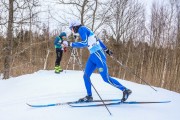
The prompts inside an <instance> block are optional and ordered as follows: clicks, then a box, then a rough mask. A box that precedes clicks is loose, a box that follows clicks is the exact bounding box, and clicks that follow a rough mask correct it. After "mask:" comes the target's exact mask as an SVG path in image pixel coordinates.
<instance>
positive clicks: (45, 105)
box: [26, 99, 121, 107]
mask: <svg viewBox="0 0 180 120" xmlns="http://www.w3.org/2000/svg"><path fill="white" fill-rule="evenodd" d="M113 101H116V102H117V101H121V99H107V100H104V102H113ZM95 102H101V100H93V101H92V102H88V103H95ZM77 103H79V104H81V103H87V102H79V101H71V102H64V103H63V102H62V103H51V104H37V105H33V104H29V103H26V104H27V105H28V106H30V107H51V106H61V105H68V104H77Z"/></svg>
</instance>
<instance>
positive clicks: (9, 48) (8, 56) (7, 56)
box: [3, 0, 14, 79]
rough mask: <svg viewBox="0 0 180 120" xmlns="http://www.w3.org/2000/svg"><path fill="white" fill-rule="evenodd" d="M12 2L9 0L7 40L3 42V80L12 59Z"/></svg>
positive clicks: (5, 77)
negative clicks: (4, 47)
mask: <svg viewBox="0 0 180 120" xmlns="http://www.w3.org/2000/svg"><path fill="white" fill-rule="evenodd" d="M13 2H14V0H9V18H8V28H7V38H6V42H5V46H6V49H5V52H4V55H5V60H4V75H3V79H8V78H9V76H10V68H11V66H10V64H11V61H12V60H11V59H12V47H13V45H12V42H13V12H14V11H13Z"/></svg>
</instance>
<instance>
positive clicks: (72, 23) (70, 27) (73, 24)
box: [69, 20, 81, 30]
mask: <svg viewBox="0 0 180 120" xmlns="http://www.w3.org/2000/svg"><path fill="white" fill-rule="evenodd" d="M79 25H81V23H80V22H79V21H78V20H71V21H70V22H69V29H70V30H71V29H72V27H74V26H79Z"/></svg>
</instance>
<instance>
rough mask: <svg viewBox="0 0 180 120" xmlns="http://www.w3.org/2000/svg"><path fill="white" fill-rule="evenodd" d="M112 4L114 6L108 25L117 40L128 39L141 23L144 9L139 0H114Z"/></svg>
mask: <svg viewBox="0 0 180 120" xmlns="http://www.w3.org/2000/svg"><path fill="white" fill-rule="evenodd" d="M110 4H112V6H114V7H112V9H111V17H110V21H109V22H108V25H109V27H110V28H111V30H112V32H113V34H114V36H115V38H116V41H117V42H120V40H121V41H125V40H128V39H129V38H130V37H132V35H133V31H134V28H136V27H137V26H139V25H140V24H141V18H142V17H143V11H144V9H143V7H142V5H141V4H140V3H139V2H138V1H137V0H112V1H111V2H110Z"/></svg>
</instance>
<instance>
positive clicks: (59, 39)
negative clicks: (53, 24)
mask: <svg viewBox="0 0 180 120" xmlns="http://www.w3.org/2000/svg"><path fill="white" fill-rule="evenodd" d="M64 40H66V33H65V32H61V33H60V35H59V36H56V38H55V39H54V46H55V49H56V61H55V67H54V70H55V73H60V72H62V71H63V69H62V68H61V66H60V63H61V59H62V55H63V50H64V51H66V48H63V47H62V43H63V41H64Z"/></svg>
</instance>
